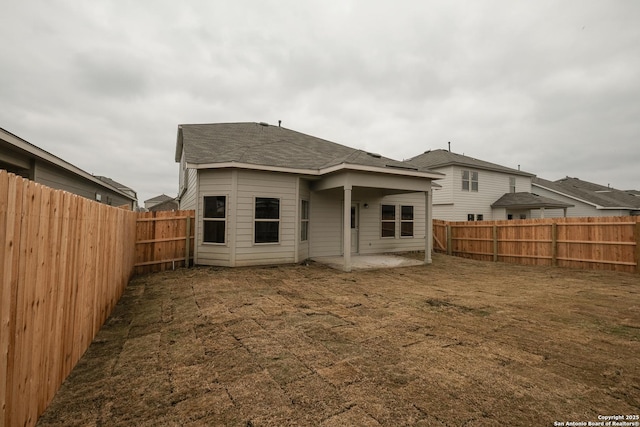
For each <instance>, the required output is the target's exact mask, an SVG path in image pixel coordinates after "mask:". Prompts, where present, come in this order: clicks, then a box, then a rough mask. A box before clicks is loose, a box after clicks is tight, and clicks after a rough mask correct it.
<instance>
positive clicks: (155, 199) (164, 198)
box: [144, 194, 174, 203]
mask: <svg viewBox="0 0 640 427" xmlns="http://www.w3.org/2000/svg"><path fill="white" fill-rule="evenodd" d="M173 199H174V198H173V197H171V196H167V195H166V194H161V195H159V196H155V197H152V198H150V199H147V200H145V201H144V202H145V203H147V202H159V203H161V202H166V201H167V200H173Z"/></svg>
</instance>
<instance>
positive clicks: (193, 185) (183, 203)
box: [180, 169, 198, 209]
mask: <svg viewBox="0 0 640 427" xmlns="http://www.w3.org/2000/svg"><path fill="white" fill-rule="evenodd" d="M185 175H186V180H185V182H186V185H187V186H186V191H185V192H184V194H183V195H182V197H181V199H180V209H195V208H196V194H198V192H197V189H198V186H197V183H198V171H197V170H196V169H187V170H186V171H185Z"/></svg>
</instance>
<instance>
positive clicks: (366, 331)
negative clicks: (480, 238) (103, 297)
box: [38, 254, 640, 426]
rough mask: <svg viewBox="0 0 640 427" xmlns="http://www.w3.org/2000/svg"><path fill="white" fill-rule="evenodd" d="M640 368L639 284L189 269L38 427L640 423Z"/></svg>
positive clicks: (471, 271)
mask: <svg viewBox="0 0 640 427" xmlns="http://www.w3.org/2000/svg"><path fill="white" fill-rule="evenodd" d="M417 256H419V254H418V255H417ZM639 354H640V276H638V275H633V274H624V273H611V272H591V271H577V270H568V269H557V268H541V267H523V266H515V265H509V264H501V263H484V262H478V261H471V260H466V259H461V258H454V257H447V256H444V255H438V254H436V255H435V256H434V260H433V264H432V265H430V266H418V267H403V268H397V269H385V270H375V271H359V272H354V273H344V272H340V271H336V270H333V269H331V268H328V267H325V266H322V265H318V264H315V263H311V264H310V265H297V266H284V267H261V268H239V269H225V268H194V269H188V270H186V269H182V270H177V271H175V272H164V273H157V274H153V275H148V276H143V277H138V278H136V279H134V280H133V281H132V282H131V283H130V284H129V286H128V288H127V290H126V293H125V295H124V297H123V298H122V299H121V301H120V302H119V303H118V305H117V307H116V309H115V311H114V313H113V314H112V316H111V317H110V318H109V320H108V321H107V323H106V324H105V325H104V327H103V328H102V330H101V331H100V332H99V334H98V336H97V337H96V339H95V341H94V342H93V344H92V345H91V347H90V348H89V350H88V351H87V353H86V354H85V355H84V356H83V358H82V359H81V361H80V363H79V364H78V366H77V367H76V368H75V369H74V370H73V372H72V373H71V375H70V376H69V378H68V379H67V380H66V381H65V383H64V384H63V386H62V388H61V389H60V391H59V392H58V394H57V395H56V397H55V399H54V400H53V402H52V403H51V405H50V406H49V408H48V409H47V411H46V412H45V413H44V414H43V416H42V417H41V418H40V420H39V422H38V425H40V426H49V425H60V426H62V425H64V426H67V425H109V426H111V425H148V426H152V425H153V426H156V425H237V426H262V425H324V426H338V425H372V426H374V425H385V426H397V425H425V426H427V425H443V426H448V425H449V426H458V425H526V426H528V425H549V426H550V425H553V423H554V421H560V422H566V421H584V422H587V421H598V415H614V414H638V413H640V386H639V384H640V363H638V355H639Z"/></svg>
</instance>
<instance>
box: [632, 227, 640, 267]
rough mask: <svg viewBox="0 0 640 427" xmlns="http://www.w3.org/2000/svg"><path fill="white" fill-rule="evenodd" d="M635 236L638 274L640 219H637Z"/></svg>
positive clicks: (639, 262)
mask: <svg viewBox="0 0 640 427" xmlns="http://www.w3.org/2000/svg"><path fill="white" fill-rule="evenodd" d="M633 234H634V237H635V240H636V253H635V262H636V273H640V217H636V225H635V230H634V233H633Z"/></svg>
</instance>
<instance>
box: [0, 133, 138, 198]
mask: <svg viewBox="0 0 640 427" xmlns="http://www.w3.org/2000/svg"><path fill="white" fill-rule="evenodd" d="M0 169H5V170H7V171H8V172H11V173H14V174H16V175H20V176H22V177H23V178H27V179H30V180H32V181H35V182H37V183H40V184H43V185H46V186H47V187H51V188H55V189H59V190H64V191H68V192H70V193H74V194H77V195H79V196H82V197H86V198H87V199H91V200H95V201H98V202H100V203H104V204H108V205H112V206H126V207H127V208H128V209H131V210H135V209H136V208H137V205H138V202H137V196H136V193H135V191H133V190H132V189H130V188H129V187H126V186H124V185H122V184H119V183H117V182H115V181H113V180H111V179H109V178H106V177H101V176H100V177H99V176H94V175H91V174H89V173H87V172H85V171H83V170H82V169H80V168H78V167H76V166H74V165H72V164H70V163H68V162H66V161H64V160H62V159H60V158H59V157H56V156H54V155H53V154H51V153H49V152H47V151H45V150H42V149H41V148H38V147H36V146H35V145H33V144H31V143H29V142H27V141H25V140H24V139H22V138H20V137H18V136H16V135H14V134H12V133H11V132H8V131H6V130H4V129H2V128H0Z"/></svg>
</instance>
